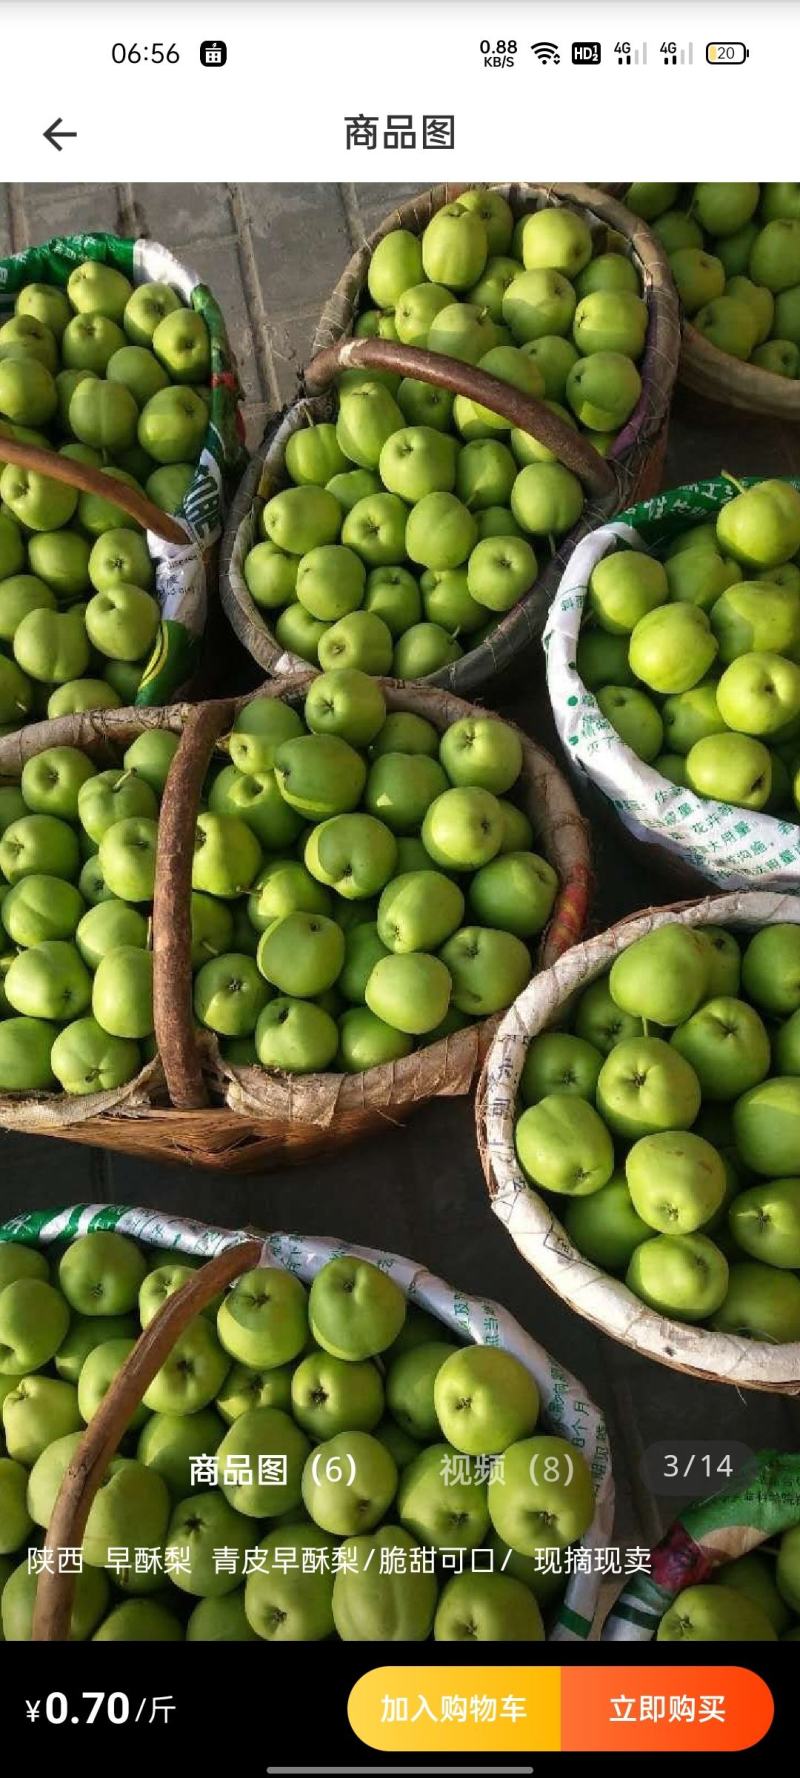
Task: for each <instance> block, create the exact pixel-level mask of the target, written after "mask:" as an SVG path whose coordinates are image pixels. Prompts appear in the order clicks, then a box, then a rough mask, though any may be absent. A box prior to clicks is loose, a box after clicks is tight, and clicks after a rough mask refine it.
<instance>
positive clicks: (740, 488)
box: [722, 469, 747, 494]
mask: <svg viewBox="0 0 800 1778" xmlns="http://www.w3.org/2000/svg"><path fill="white" fill-rule="evenodd" d="M722 479H723V481H724V482H730V484H731V487H732V488H735V489H736V492H737V494H746V493H747V489H746V488H745V486H744V483H743V482H740V481H737V479H736V476H735V475H731V473H730V470H728V469H723V471H722Z"/></svg>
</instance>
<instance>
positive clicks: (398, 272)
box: [222, 185, 679, 693]
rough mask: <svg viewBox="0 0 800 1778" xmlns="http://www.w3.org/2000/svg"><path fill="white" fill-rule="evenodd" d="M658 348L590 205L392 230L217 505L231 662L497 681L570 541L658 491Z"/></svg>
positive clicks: (623, 217) (662, 414)
mask: <svg viewBox="0 0 800 1778" xmlns="http://www.w3.org/2000/svg"><path fill="white" fill-rule="evenodd" d="M678 349H679V331H678V313H677V303H676V299H675V294H674V287H673V285H672V280H671V278H670V276H669V269H668V266H667V263H666V257H665V255H664V254H663V252H662V249H661V248H660V246H659V245H658V243H656V242H655V241H654V239H653V237H652V236H651V235H650V234H649V231H648V230H647V229H646V228H644V227H643V226H642V225H641V224H639V223H638V222H637V221H636V220H635V219H634V218H633V217H632V216H631V215H630V214H629V213H628V212H627V211H625V210H624V209H623V208H622V207H621V206H620V205H619V204H618V203H616V202H615V200H614V199H612V198H607V197H605V196H604V195H603V194H602V193H600V192H593V191H591V190H590V189H589V188H588V187H566V186H564V187H547V188H545V187H543V186H530V185H526V186H523V185H520V186H513V187H512V186H504V187H493V188H491V189H490V190H487V189H482V190H469V189H466V188H464V187H440V188H437V190H435V191H432V192H428V193H426V194H425V195H424V196H423V197H421V198H419V199H417V200H415V201H414V203H413V204H411V205H408V206H406V207H405V208H404V209H402V210H400V211H398V212H396V213H395V214H394V215H393V216H391V217H389V218H388V219H387V221H386V223H385V224H384V225H383V226H382V227H381V228H380V229H379V230H378V231H377V232H376V234H375V235H374V236H373V237H371V239H370V241H369V242H367V243H366V244H365V246H364V248H363V249H362V250H361V252H360V253H358V254H357V255H356V256H355V258H354V260H353V261H352V262H351V264H350V266H349V267H348V268H347V271H346V272H345V274H344V276H343V278H342V281H341V283H340V285H339V286H338V287H337V291H336V293H335V294H334V296H333V298H332V299H331V302H330V303H329V305H328V308H327V309H326V312H325V315H324V317H323V320H322V322H321V325H320V328H319V330H318V333H317V337H316V341H315V357H314V359H313V361H312V363H311V364H310V365H309V367H308V369H307V372H306V376H305V399H303V400H301V401H299V402H297V403H295V405H294V406H293V407H291V408H290V409H289V410H288V412H287V413H286V414H285V415H284V417H283V420H282V422H281V423H280V425H279V426H278V428H277V430H276V429H275V428H273V429H272V430H271V432H270V434H269V435H268V438H267V441H266V443H265V448H264V450H263V451H262V452H261V453H257V454H256V457H255V458H254V459H253V462H252V463H251V465H250V467H249V469H248V471H247V473H246V475H245V478H244V481H243V482H242V484H241V487H240V490H239V494H238V495H237V497H236V500H235V502H234V504H233V507H232V510H231V515H230V519H229V523H228V528H227V533H226V538H225V542H224V546H223V563H222V597H223V603H224V604H225V608H226V610H227V612H228V615H229V617H230V620H231V623H232V624H233V627H234V629H235V630H236V632H237V634H238V636H239V637H240V639H241V640H242V641H243V643H244V645H245V646H246V647H247V648H248V650H249V651H250V653H251V654H252V655H253V656H254V658H255V659H256V660H257V661H258V663H259V664H260V666H262V667H263V668H265V670H266V671H267V672H268V673H270V674H274V675H281V674H285V673H287V672H291V671H294V670H297V668H298V667H300V666H302V665H303V664H309V663H310V664H312V665H314V666H320V667H322V668H323V670H324V669H327V668H329V667H332V666H355V667H358V668H360V669H362V670H364V671H366V672H371V673H377V674H389V673H391V674H392V676H393V677H395V678H398V679H428V680H431V681H432V682H433V683H436V684H440V685H447V686H450V687H451V688H452V689H453V690H454V691H457V692H462V693H468V692H471V691H474V690H475V689H477V688H478V687H479V686H481V685H483V684H485V683H486V682H487V681H488V680H490V679H491V678H493V677H494V676H495V675H496V674H498V673H499V672H501V671H503V670H504V669H505V668H508V667H509V666H511V664H512V662H514V661H517V662H518V659H519V655H520V651H521V650H522V649H523V648H524V647H526V646H527V645H528V644H530V642H531V641H532V639H534V638H535V637H536V636H537V635H538V634H540V633H541V620H542V616H543V614H544V612H545V610H546V608H547V603H548V598H549V596H550V594H551V592H552V589H553V587H554V586H555V585H556V584H557V577H558V572H559V568H560V567H563V565H564V563H565V562H566V561H567V559H568V557H569V554H570V551H571V549H572V548H573V546H574V544H575V542H576V540H577V539H578V538H579V537H580V536H582V535H583V534H584V533H585V532H586V531H587V530H588V529H589V528H590V526H591V525H592V524H596V523H597V522H598V519H599V518H601V517H603V516H610V515H613V514H614V513H615V512H618V511H619V510H620V508H621V506H623V505H625V504H626V501H627V500H629V499H631V498H633V497H634V495H635V494H636V493H639V494H644V493H646V492H651V491H652V490H653V489H654V488H656V487H658V486H659V485H660V469H661V460H662V455H663V448H664V445H665V440H666V425H667V418H668V411H669V401H670V396H671V391H672V383H673V379H674V373H675V367H676V361H677V353H678Z"/></svg>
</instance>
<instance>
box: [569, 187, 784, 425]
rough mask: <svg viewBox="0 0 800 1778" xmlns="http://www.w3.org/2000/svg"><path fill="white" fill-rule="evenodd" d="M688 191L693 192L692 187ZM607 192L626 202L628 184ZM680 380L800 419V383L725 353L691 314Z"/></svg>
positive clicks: (759, 410) (710, 396)
mask: <svg viewBox="0 0 800 1778" xmlns="http://www.w3.org/2000/svg"><path fill="white" fill-rule="evenodd" d="M687 190H688V191H689V192H691V186H689V187H688V188H687ZM603 191H604V192H608V193H609V194H611V193H617V194H618V195H619V196H621V197H622V199H623V202H624V199H625V196H626V193H627V191H628V186H627V185H604V186H603ZM678 383H679V384H680V385H682V386H683V387H684V388H686V389H691V390H693V391H694V393H695V394H696V395H700V396H702V398H703V400H704V401H713V402H715V403H716V404H717V405H718V406H720V407H732V408H735V409H736V410H737V412H739V413H747V414H753V415H756V414H760V415H765V416H766V417H767V418H768V419H771V420H785V421H789V422H790V423H792V424H795V425H796V424H797V422H798V421H800V382H797V381H796V380H794V379H792V378H790V377H779V376H777V375H776V373H775V372H774V371H771V370H762V369H761V367H760V366H759V365H757V364H746V363H742V361H741V360H740V359H738V358H733V357H732V356H731V354H730V353H729V352H721V351H720V350H719V347H718V346H714V345H712V344H711V341H710V340H708V339H706V337H705V334H703V333H701V332H700V331H699V328H697V327H694V326H693V324H692V322H691V321H690V320H689V319H688V317H684V318H683V325H682V337H681V351H680V360H679V364H678Z"/></svg>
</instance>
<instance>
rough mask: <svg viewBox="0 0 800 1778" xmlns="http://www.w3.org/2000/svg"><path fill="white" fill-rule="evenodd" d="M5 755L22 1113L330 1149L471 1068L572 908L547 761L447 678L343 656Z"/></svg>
mask: <svg viewBox="0 0 800 1778" xmlns="http://www.w3.org/2000/svg"><path fill="white" fill-rule="evenodd" d="M0 776H2V777H3V778H5V779H6V780H8V781H7V782H6V783H5V784H4V786H3V787H2V788H0V826H2V828H3V830H4V831H3V832H2V837H0V921H1V922H2V931H3V934H4V939H5V947H4V954H3V957H2V990H3V998H2V1003H1V1004H0V1124H2V1123H6V1124H8V1125H10V1126H11V1127H14V1128H17V1129H26V1130H33V1131H44V1132H50V1133H52V1134H54V1133H59V1134H64V1135H67V1136H72V1137H74V1138H75V1139H76V1140H81V1141H100V1142H107V1143H108V1144H109V1145H110V1146H117V1147H123V1148H130V1149H131V1150H133V1151H139V1150H144V1151H145V1152H148V1153H158V1152H160V1153H161V1154H162V1155H164V1154H166V1155H167V1156H170V1155H171V1156H173V1157H174V1158H175V1159H178V1158H180V1159H184V1160H187V1159H188V1160H190V1161H194V1162H196V1163H197V1164H199V1165H206V1166H210V1167H221V1168H231V1169H235V1170H248V1169H250V1168H252V1167H253V1165H254V1164H258V1165H260V1166H270V1165H272V1166H274V1165H276V1164H280V1163H281V1162H285V1161H286V1160H287V1159H289V1160H291V1159H297V1160H302V1159H304V1158H306V1157H307V1156H308V1155H310V1154H317V1153H322V1152H325V1151H326V1150H328V1149H336V1148H338V1147H339V1146H340V1145H341V1144H342V1143H344V1142H346V1141H352V1140H354V1139H355V1138H356V1137H357V1136H360V1135H363V1134H366V1133H367V1132H370V1131H376V1130H384V1129H385V1128H386V1124H387V1121H389V1122H390V1123H391V1124H392V1126H393V1127H396V1125H397V1124H398V1123H401V1122H403V1121H404V1120H405V1119H406V1118H407V1117H408V1115H409V1114H410V1112H411V1111H412V1110H413V1109H414V1108H415V1106H416V1105H418V1104H421V1103H424V1102H425V1100H427V1099H430V1098H432V1097H434V1096H438V1095H453V1094H464V1093H467V1092H469V1090H470V1088H471V1086H472V1084H473V1082H474V1080H475V1078H476V1075H477V1072H478V1069H479V1066H480V1062H481V1058H482V1055H483V1053H484V1051H485V1045H486V1043H487V1041H488V1037H489V1034H490V1032H491V1030H492V1028H493V1026H492V1020H494V1019H495V1018H496V1016H497V1014H498V1013H499V1012H500V1011H501V1010H502V1009H503V1008H504V1007H506V1006H508V1005H510V1004H511V1002H512V1000H514V999H515V997H516V996H517V994H519V992H520V991H521V989H522V988H523V986H524V985H525V983H526V982H527V981H528V980H529V978H530V976H531V974H532V973H533V971H534V969H535V968H536V967H537V966H539V965H542V964H546V963H549V962H552V961H553V960H554V959H555V958H556V957H557V956H559V955H560V954H561V952H562V951H563V950H564V949H565V948H566V947H567V946H568V945H569V944H571V943H572V942H574V940H575V939H576V938H578V937H580V935H581V933H582V931H583V929H584V925H585V920H586V914H587V909H588V902H589V897H590V892H591V873H590V866H589V855H588V844H587V836H586V830H585V827H584V824H583V822H582V820H581V818H580V816H579V814H578V811H577V808H576V806H575V803H574V800H573V798H572V795H571V792H570V791H569V788H568V786H567V785H566V783H565V781H564V779H563V777H562V776H561V774H560V772H559V771H558V769H557V767H556V766H555V765H554V764H553V761H552V760H551V759H550V758H549V756H548V755H547V754H545V753H543V752H542V750H541V749H540V748H539V747H537V746H536V745H535V744H534V743H533V742H532V741H530V740H529V739H528V738H527V736H524V735H523V734H522V733H521V732H520V731H519V730H517V729H516V728H514V727H513V726H512V725H511V724H509V723H506V722H502V721H500V720H499V719H498V718H495V717H493V716H489V715H487V714H485V713H484V712H482V711H480V710H477V709H475V708H474V707H473V706H471V705H469V704H466V703H464V702H462V700H460V699H456V698H453V697H451V696H450V695H449V694H446V693H444V692H440V691H438V690H436V689H434V688H424V687H420V686H405V687H403V686H397V685H395V684H392V683H390V682H382V681H378V680H376V679H374V678H371V677H370V676H369V675H367V674H363V673H359V672H358V671H356V670H354V669H345V668H342V669H337V670H335V671H333V672H331V673H328V674H319V675H313V674H308V673H307V674H305V675H302V676H299V677H298V678H296V679H294V680H290V681H284V682H281V683H280V684H278V683H277V682H274V683H273V684H272V685H271V686H270V687H269V688H268V689H267V691H266V692H262V693H259V694H255V695H253V696H251V697H248V698H244V699H241V700H239V701H238V702H237V701H235V700H232V699H228V700H220V701H219V702H215V703H211V704H200V705H196V706H194V707H189V706H185V705H183V706H177V705H176V706H172V707H170V708H168V709H167V710H165V711H153V712H148V711H141V712H140V711H136V710H134V711H119V712H117V711H107V712H101V713H93V714H92V715H91V716H89V715H83V716H75V717H69V718H62V719H61V720H60V721H58V722H53V723H49V724H46V725H42V726H40V727H37V728H29V729H23V730H21V731H20V733H19V735H14V736H10V737H7V738H6V739H5V740H2V741H0ZM59 1089H60V1090H59Z"/></svg>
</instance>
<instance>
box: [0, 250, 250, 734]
mask: <svg viewBox="0 0 800 1778" xmlns="http://www.w3.org/2000/svg"><path fill="white" fill-rule="evenodd" d="M85 259H93V260H98V261H101V262H103V263H107V264H109V265H112V266H114V267H116V269H117V270H118V271H120V272H122V273H123V274H124V275H125V276H126V277H128V278H129V279H130V280H131V282H132V283H133V284H134V285H136V286H139V285H142V284H147V283H151V282H153V281H154V280H156V281H163V282H166V283H168V284H169V285H171V286H172V287H173V288H174V289H175V290H177V291H178V292H179V294H180V296H181V297H182V299H183V301H184V303H186V304H187V306H188V307H190V308H192V309H194V310H195V311H196V312H197V313H199V314H201V315H202V317H203V319H204V321H205V323H206V327H207V329H208V334H209V340H210V348H211V373H210V402H209V422H208V428H207V431H206V436H205V439H204V442H203V446H202V449H201V452H200V456H199V460H198V462H197V465H196V468H195V474H194V479H193V481H192V483H191V485H190V487H189V490H188V492H187V494H186V496H185V499H184V501H183V504H182V506H181V509H180V515H179V517H177V518H173V517H171V516H170V515H169V514H167V513H164V512H162V511H161V509H160V508H159V507H157V506H155V505H154V504H153V502H152V501H151V500H149V499H147V498H146V497H145V496H144V495H143V494H142V493H141V492H139V491H138V490H136V489H131V488H128V487H127V486H126V484H125V483H122V482H118V481H116V480H115V479H114V478H113V477H111V478H105V477H104V476H103V475H102V472H97V474H98V476H99V479H96V478H95V472H94V471H93V470H92V469H91V468H87V467H86V466H85V465H80V464H77V463H74V462H70V460H69V459H68V458H64V457H61V456H59V455H58V454H56V453H50V452H47V453H42V452H39V451H37V450H36V449H32V448H31V447H29V446H26V445H21V444H20V443H19V442H18V441H15V440H12V439H6V438H3V440H2V451H1V452H0V459H1V460H2V461H3V462H4V463H15V464H17V465H18V466H19V467H20V468H27V469H33V470H37V471H39V473H41V474H43V475H47V476H49V477H50V478H51V479H52V480H56V481H63V482H67V483H68V484H69V485H70V486H72V487H75V488H78V489H79V490H80V491H81V492H83V493H87V494H99V495H101V496H102V497H103V498H104V499H106V500H110V501H112V503H113V504H114V505H116V506H118V507H120V508H122V510H123V511H125V512H127V513H128V515H129V516H130V517H131V518H133V519H135V520H136V522H137V524H140V525H142V526H143V527H144V529H145V530H146V531H147V533H148V544H149V546H150V553H151V556H153V558H154V561H155V567H156V586H155V592H156V596H157V598H158V600H159V603H160V605H161V607H162V611H163V613H164V621H163V623H162V626H161V631H160V633H159V637H158V642H157V646H156V648H155V650H154V652H153V654H152V655H151V657H150V660H149V661H148V662H147V666H146V671H145V673H144V675H143V679H142V683H141V685H140V687H139V691H138V693H137V697H136V703H137V706H139V705H151V706H153V707H159V706H161V705H164V704H166V703H171V702H172V701H173V700H175V699H178V698H180V697H184V696H189V695H192V694H193V692H194V691H195V690H196V688H197V686H198V684H199V683H201V681H200V674H201V672H203V668H204V663H203V645H204V641H205V637H206V628H207V622H208V616H209V610H210V609H211V610H213V600H212V595H213V593H214V592H215V590H216V583H217V567H218V555H219V539H220V536H221V532H222V526H223V521H224V515H225V510H226V507H227V503H228V499H229V495H230V491H231V485H232V483H233V482H235V478H236V477H237V476H238V475H239V474H240V473H241V465H242V459H243V449H242V442H241V441H242V438H243V435H244V431H243V423H242V419H241V412H240V400H241V391H240V388H239V381H238V375H237V370H236V362H235V359H234V356H233V353H232V351H231V347H230V342H229V340H228V337H227V332H226V328H225V321H224V318H223V315H222V312H221V310H220V308H219V305H218V303H217V302H216V300H215V298H214V295H213V293H212V292H211V291H210V290H209V289H208V288H207V286H206V285H204V284H202V283H201V281H200V279H199V278H198V276H197V273H196V272H194V271H192V270H191V269H190V268H189V267H188V266H185V265H183V264H182V263H181V261H180V260H178V259H177V258H176V257H175V255H174V254H173V253H171V252H170V250H169V248H167V247H164V246H162V245H161V244H160V243H159V242H157V241H151V240H149V239H141V240H128V239H123V238H122V237H120V236H117V235H112V234H88V235H87V234H82V235H66V236H56V237H54V238H53V239H52V240H49V241H45V242H43V243H40V244H38V245H36V246H34V247H29V248H26V249H25V250H24V251H23V252H22V253H18V254H14V255H13V256H12V257H11V258H9V259H5V260H2V259H0V320H6V319H7V317H8V316H9V315H10V314H11V313H12V312H13V305H14V301H15V296H16V293H17V292H18V291H19V290H20V289H22V288H23V287H24V286H25V285H26V284H27V283H29V282H30V281H31V280H32V279H33V280H35V281H36V282H39V283H44V284H53V285H55V286H57V287H58V288H61V289H63V288H65V287H66V284H67V281H68V278H69V276H70V273H71V272H72V271H74V269H75V267H76V266H78V265H79V264H80V263H81V261H82V260H85ZM79 471H81V472H82V473H78V472H79ZM126 496H129V498H128V497H126ZM211 683H213V681H212V682H211Z"/></svg>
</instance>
